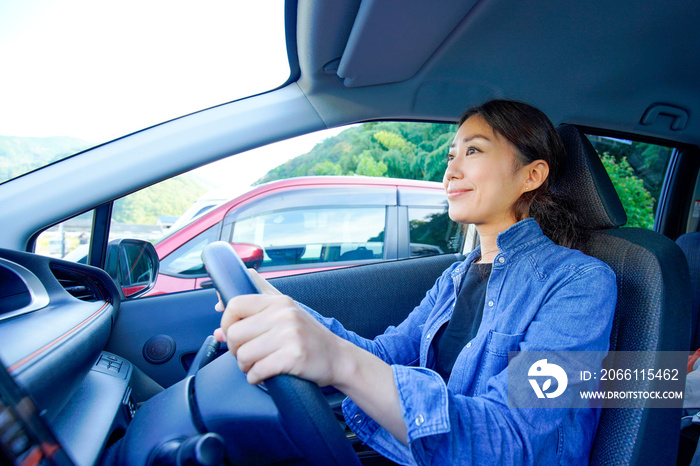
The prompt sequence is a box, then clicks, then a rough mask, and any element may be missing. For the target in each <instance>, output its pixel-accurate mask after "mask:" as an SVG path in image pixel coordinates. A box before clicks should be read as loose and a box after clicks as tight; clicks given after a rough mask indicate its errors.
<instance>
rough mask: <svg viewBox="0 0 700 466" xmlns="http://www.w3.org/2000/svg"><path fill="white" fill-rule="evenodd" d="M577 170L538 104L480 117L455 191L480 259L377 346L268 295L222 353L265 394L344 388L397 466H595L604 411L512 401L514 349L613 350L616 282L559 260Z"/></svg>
mask: <svg viewBox="0 0 700 466" xmlns="http://www.w3.org/2000/svg"><path fill="white" fill-rule="evenodd" d="M564 157H565V155H564V149H563V146H562V143H561V141H560V140H559V137H558V135H557V133H556V131H555V129H554V128H553V126H552V124H551V122H550V121H549V120H548V119H547V117H546V116H545V115H544V114H543V113H542V112H540V111H539V110H537V109H535V108H533V107H531V106H529V105H526V104H523V103H519V102H513V101H503V100H495V101H490V102H487V103H486V104H484V105H482V106H480V107H477V108H474V109H471V110H469V111H467V112H466V113H465V114H464V115H463V116H462V118H461V119H460V122H459V129H458V131H457V134H456V136H455V139H454V142H453V143H452V145H451V147H450V151H449V155H448V165H447V169H446V171H445V175H444V186H445V191H446V193H447V200H448V203H449V214H450V218H452V219H453V220H454V221H456V222H460V223H464V224H467V223H473V224H474V225H475V226H476V228H477V231H478V233H479V240H480V246H479V247H478V248H476V250H475V251H473V252H472V253H471V254H470V255H469V256H468V257H467V258H466V260H464V261H463V262H460V263H457V264H454V265H453V266H451V267H450V268H448V269H447V270H446V271H445V272H444V273H443V274H442V276H441V277H440V278H439V279H438V280H437V282H436V283H435V285H434V286H433V288H432V289H431V290H430V291H429V292H428V293H427V295H426V297H425V298H424V299H423V301H422V302H421V304H420V305H419V306H418V307H417V308H416V309H414V310H413V312H412V313H411V314H410V315H409V316H408V317H407V318H406V320H405V321H404V322H403V323H401V324H400V325H399V326H397V327H390V328H389V329H387V331H386V332H385V333H384V334H382V335H380V336H378V337H377V338H375V339H374V340H367V339H364V338H361V337H359V336H358V335H356V334H354V333H352V332H349V331H347V330H345V329H344V328H343V327H342V326H341V325H340V323H338V322H337V321H335V320H332V319H326V318H323V317H321V316H320V315H318V314H317V313H315V312H314V311H312V310H310V309H307V308H304V307H302V305H299V304H298V303H295V302H294V301H293V300H292V299H291V298H288V297H285V296H281V295H279V293H278V292H276V290H275V289H274V288H272V287H271V286H270V285H269V284H267V283H266V282H264V281H261V282H260V286H261V287H262V288H263V293H264V295H262V296H239V297H237V298H235V299H233V300H231V302H229V303H228V305H227V306H226V309H225V312H224V315H223V316H222V320H221V329H219V330H217V331H216V332H215V335H216V336H217V339H219V341H226V342H227V343H228V347H229V349H230V350H231V351H232V352H233V354H234V355H235V356H236V357H237V358H238V364H239V366H240V367H241V369H242V370H243V371H244V372H247V377H248V381H249V382H250V383H252V384H257V383H259V382H261V381H262V380H265V379H266V378H268V377H271V376H273V375H277V374H281V373H289V374H293V375H297V376H299V377H302V378H304V379H307V380H311V381H313V382H316V383H317V384H318V385H319V386H326V385H333V386H334V387H335V388H337V389H338V390H340V391H341V392H343V393H344V394H345V395H347V396H348V399H346V401H345V403H344V404H343V413H344V415H345V418H346V420H347V422H348V425H349V426H350V427H351V428H352V429H353V430H354V431H355V432H356V433H357V434H358V436H359V437H360V438H361V439H362V440H363V441H365V442H366V443H367V444H369V445H370V446H372V447H373V448H374V449H375V450H376V451H378V452H379V453H381V454H383V455H384V456H386V457H387V458H389V459H391V460H393V461H396V462H398V463H404V464H412V463H418V464H466V463H483V462H488V463H516V464H533V463H544V462H547V463H550V462H551V463H559V464H576V463H587V462H588V456H589V452H590V448H591V445H592V441H593V437H594V435H595V430H596V426H597V422H598V415H599V411H598V410H596V409H592V408H584V409H571V408H570V409H566V408H562V409H551V410H540V409H521V408H512V407H509V399H508V371H507V366H508V352H509V351H520V352H525V351H549V352H553V351H597V352H602V353H595V354H604V352H605V351H607V349H608V340H609V337H610V330H611V325H612V316H613V311H614V308H615V300H616V296H617V294H616V285H615V277H614V274H613V272H612V271H611V270H610V269H609V268H608V267H607V266H606V265H605V264H603V263H602V262H600V261H598V260H596V259H594V258H591V257H588V256H586V255H584V254H582V253H581V252H579V251H575V250H572V249H567V248H566V247H563V246H560V245H566V246H573V245H575V242H576V224H575V219H574V218H573V217H572V216H571V214H570V213H569V211H568V210H567V209H566V208H565V206H562V204H561V203H560V202H557V200H556V199H554V198H553V197H552V195H551V194H550V192H549V186H550V183H551V181H552V180H553V179H555V178H556V176H557V172H558V170H559V168H560V166H561V164H562V162H563V160H564ZM540 227H542V229H540ZM542 230H544V232H545V233H546V235H545V234H543V232H542ZM550 238H551V239H550ZM555 242H556V243H558V244H560V245H557V244H555ZM221 309H222V306H221V305H220V306H219V307H218V310H221ZM329 330H330V331H329ZM519 354H524V353H519ZM600 359H601V360H602V357H600ZM515 360H516V358H514V359H513V361H515ZM597 362H598V363H600V360H598V361H597ZM523 382H525V381H523ZM525 385H527V382H525ZM528 390H529V387H528Z"/></svg>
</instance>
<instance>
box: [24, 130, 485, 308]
mask: <svg viewBox="0 0 700 466" xmlns="http://www.w3.org/2000/svg"><path fill="white" fill-rule="evenodd" d="M455 130H456V128H455V125H452V124H440V123H418V122H401V121H383V122H382V121H373V122H369V123H362V124H357V125H351V126H348V127H344V128H333V129H330V130H326V131H321V132H318V133H315V134H308V135H304V136H301V137H299V138H293V139H289V140H287V141H281V142H278V143H274V144H270V145H268V146H264V147H260V148H257V149H253V150H251V151H248V152H243V153H239V154H235V155H234V156H232V157H228V158H225V159H222V160H219V161H217V162H214V163H211V164H209V165H206V166H203V167H199V168H197V169H195V170H193V171H191V172H188V173H184V174H182V175H179V176H176V177H173V178H170V179H168V180H165V181H163V182H160V183H157V184H154V185H152V186H148V187H145V188H143V189H141V190H139V191H136V192H133V193H131V194H129V195H126V196H124V197H122V198H120V199H116V200H115V201H114V203H113V205H112V213H111V215H112V217H111V219H102V215H98V216H95V215H93V213H92V212H88V213H86V214H82V215H79V216H77V217H75V218H72V219H69V220H66V221H65V222H63V223H61V224H59V225H55V226H52V227H50V228H48V229H47V230H45V231H44V232H42V233H41V234H40V235H39V236H38V239H37V241H36V243H35V246H34V247H35V251H36V252H38V253H40V254H46V255H50V256H53V257H58V258H65V259H67V260H74V261H76V262H83V263H86V262H87V258H88V252H89V247H90V239H91V238H92V237H94V235H98V234H100V235H102V234H104V232H105V231H109V236H108V238H107V240H108V241H115V240H118V239H126V238H130V239H140V240H145V241H148V242H150V243H152V244H153V246H154V248H155V250H156V254H157V255H158V257H159V259H160V268H159V273H158V276H157V280H156V283H155V286H154V288H153V289H152V290H151V291H149V292H148V293H147V294H146V296H149V295H155V294H166V293H173V292H179V291H185V290H193V289H196V288H197V287H199V286H201V284H202V282H203V281H206V279H205V277H206V270H205V269H204V268H203V265H202V262H201V258H200V254H201V251H202V249H203V248H204V246H205V245H206V244H208V243H210V242H212V241H216V240H218V239H219V238H222V239H224V240H229V241H231V242H234V243H248V244H252V245H253V247H250V246H248V245H241V249H240V251H239V254H241V252H242V253H244V254H241V255H242V256H244V255H245V254H248V256H247V258H248V260H247V261H246V264H248V265H249V266H251V267H257V268H258V270H259V271H261V272H262V273H263V276H264V277H268V278H269V277H273V276H285V275H294V274H297V273H304V272H306V271H309V270H311V269H315V268H323V267H334V266H343V265H354V264H359V263H363V262H366V261H373V260H376V261H379V260H394V259H398V258H405V257H408V256H423V255H432V254H440V253H449V252H454V251H459V250H461V247H462V244H463V243H464V240H463V233H462V232H463V229H462V228H461V227H460V226H459V225H456V224H454V223H452V222H450V221H449V220H448V218H447V215H446V211H445V205H443V204H444V203H445V197H444V190H443V188H442V184H441V183H440V181H441V180H442V176H443V173H444V170H445V166H446V161H445V155H446V153H447V152H448V150H449V146H450V143H451V142H452V140H453V138H454V134H455ZM329 176H333V177H334V179H330V178H327V177H329ZM339 176H342V178H339ZM321 177H323V178H321ZM291 179H295V181H291ZM379 180H381V181H379ZM405 180H411V181H410V182H408V183H406V182H405ZM415 181H420V183H418V184H417V183H415ZM321 189H323V191H321ZM292 191H294V194H293V195H292ZM404 191H406V192H408V191H411V192H412V193H413V194H411V195H410V196H408V194H406V195H404V194H405V193H404ZM397 193H398V196H397ZM406 196H408V197H406ZM399 198H400V199H399ZM409 209H410V211H409ZM104 212H106V210H101V211H100V213H101V214H103V213H104ZM93 217H95V218H99V219H100V221H103V222H104V224H101V225H99V228H98V229H96V230H95V231H94V232H93V231H92V223H93ZM107 221H109V225H107ZM214 224H218V225H220V227H218V226H217V227H214V228H213V229H208V230H207V228H210V225H214ZM409 237H410V238H409ZM98 239H99V240H100V241H102V240H103V239H104V238H102V237H100V238H98ZM407 239H409V241H407ZM409 242H410V244H408V243H409ZM471 242H472V243H473V237H472V241H471ZM468 243H469V242H468ZM255 246H257V247H255ZM235 247H236V246H234V248H235ZM244 260H245V258H244ZM314 264H315V265H314ZM266 271H267V272H269V273H266Z"/></svg>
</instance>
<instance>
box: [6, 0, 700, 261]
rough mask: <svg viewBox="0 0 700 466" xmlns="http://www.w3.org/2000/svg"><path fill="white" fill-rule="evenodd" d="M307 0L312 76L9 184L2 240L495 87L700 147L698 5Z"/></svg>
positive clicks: (301, 74) (451, 108) (420, 114)
mask: <svg viewBox="0 0 700 466" xmlns="http://www.w3.org/2000/svg"><path fill="white" fill-rule="evenodd" d="M295 3H296V4H297V8H296V9H294V8H292V12H296V19H295V22H294V23H292V25H293V24H296V36H295V37H293V38H292V39H295V40H289V39H288V41H289V43H290V44H292V45H293V46H295V47H296V49H297V56H298V63H296V64H295V65H298V67H297V66H292V68H293V69H295V68H296V69H298V74H297V75H296V76H294V77H293V79H292V80H291V81H290V82H289V83H288V84H287V85H286V86H284V87H282V88H280V89H277V90H275V91H272V92H269V93H266V94H262V95H259V96H254V97H251V98H248V99H244V100H242V101H238V102H233V103H230V104H226V105H222V106H219V107H216V108H214V109H210V110H206V111H203V112H199V113H195V114H192V115H188V116H186V117H183V118H180V119H177V120H174V121H171V122H167V123H164V124H162V125H158V126H155V127H153V128H149V129H146V130H144V131H142V132H139V133H137V134H135V135H131V136H130V137H128V138H124V139H121V140H117V141H115V142H112V143H109V144H105V145H103V146H101V147H98V148H95V149H92V150H90V151H87V152H85V153H83V154H79V155H77V156H74V157H71V158H69V159H67V160H65V161H63V162H61V163H57V164H54V165H51V166H49V167H46V168H44V169H42V170H38V171H36V172H33V173H30V174H28V175H25V176H23V177H21V178H19V179H16V180H14V181H13V182H11V183H5V184H4V185H2V186H0V203H2V205H3V209H2V211H0V224H2V225H3V226H7V227H6V228H5V231H4V235H3V236H2V238H0V247H9V248H17V249H23V248H25V247H26V245H27V244H29V242H30V238H31V235H32V234H33V233H34V232H37V231H40V230H41V229H42V228H45V227H46V226H48V225H50V224H52V223H56V222H58V221H61V220H63V219H66V218H68V217H70V216H72V215H75V214H76V213H79V212H82V211H85V210H88V209H90V208H93V207H94V206H96V205H97V204H99V203H102V202H105V201H108V200H111V199H114V198H116V197H119V196H121V195H124V194H127V193H129V192H133V191H135V190H137V189H140V188H142V187H144V186H148V185H150V184H152V183H154V182H157V181H160V180H163V179H166V178H168V177H170V176H173V175H175V174H179V173H182V172H184V171H187V170H189V169H192V168H195V167H197V166H200V165H203V164H205V163H209V162H212V161H215V160H218V159H220V158H223V157H226V156H229V155H232V154H235V153H238V152H241V151H244V150H248V149H251V148H253V147H256V146H259V145H263V144H267V143H271V142H274V141H277V140H281V139H285V138H289V137H293V136H297V135H300V134H304V133H308V132H311V131H316V130H320V129H324V128H326V127H334V126H339V125H343V124H348V123H355V122H358V121H363V120H372V119H392V118H393V119H419V120H421V119H423V120H434V121H454V120H455V119H456V118H457V117H458V116H459V114H460V113H461V112H462V111H463V110H464V109H465V108H467V107H469V106H471V105H473V104H477V103H479V102H482V101H484V100H486V99H488V98H493V97H506V98H514V99H520V100H524V101H527V102H530V103H532V104H534V105H536V106H538V107H540V108H542V109H543V110H544V111H545V112H546V113H547V114H548V115H549V116H550V118H551V119H552V120H553V121H554V122H555V123H557V124H558V123H564V122H566V123H574V124H579V125H585V126H591V127H597V128H603V129H606V130H614V131H622V132H629V133H635V134H640V135H646V136H651V137H658V138H662V139H669V140H673V141H679V142H686V143H692V144H700V121H699V120H698V119H697V118H694V115H696V113H697V111H698V110H699V109H700V95H698V93H699V90H700V87H699V86H698V85H697V82H696V76H698V74H699V72H700V69H699V67H700V27H698V26H699V25H700V24H698V23H699V21H698V17H699V16H700V15H698V14H697V6H696V5H695V4H694V3H693V2H684V1H666V2H646V3H640V2H633V1H631V0H616V1H615V2H602V1H597V2H596V1H589V2H576V1H573V0H567V1H563V0H541V1H538V2H522V1H505V0H488V1H486V0H480V1H474V0H461V1H457V0H433V1H430V2H426V1H424V0H381V1H379V0H362V1H359V0H354V1H349V0H324V1H323V2H318V1H312V0H298V2H295V1H294V0H287V5H288V6H289V5H292V7H293V6H294V5H295ZM292 19H294V18H292ZM293 29H294V27H293V26H292V27H291V30H293ZM288 30H289V28H288ZM654 104H665V105H670V106H674V107H678V108H680V109H682V110H681V111H685V112H687V114H688V115H689V116H690V118H689V119H688V122H687V125H686V126H685V127H684V128H683V129H681V130H673V129H671V121H672V120H671V117H666V116H663V115H662V116H661V117H660V118H658V119H656V121H654V122H653V123H654V124H651V125H642V124H641V123H640V121H641V119H642V116H643V115H644V113H645V111H646V110H647V109H648V108H649V106H651V105H654ZM38 186H41V187H42V189H37V187H38ZM86 193H89V195H88V196H86V195H85V194H86Z"/></svg>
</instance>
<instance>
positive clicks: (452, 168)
mask: <svg viewBox="0 0 700 466" xmlns="http://www.w3.org/2000/svg"><path fill="white" fill-rule="evenodd" d="M461 173H462V172H461V171H460V169H459V167H458V163H457V161H456V160H452V161H451V162H450V163H448V164H447V168H445V176H444V179H446V180H452V179H455V178H461Z"/></svg>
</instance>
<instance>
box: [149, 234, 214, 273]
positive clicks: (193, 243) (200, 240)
mask: <svg viewBox="0 0 700 466" xmlns="http://www.w3.org/2000/svg"><path fill="white" fill-rule="evenodd" d="M217 232H218V225H216V226H213V227H211V228H209V229H208V230H205V231H203V232H202V233H200V234H198V235H197V236H195V237H194V238H192V239H191V240H189V241H187V242H186V243H185V244H183V245H182V246H180V247H179V248H177V249H176V250H175V251H173V252H172V253H170V254H168V255H167V256H166V257H164V258H162V259H161V261H160V273H162V274H164V275H170V276H173V277H178V276H182V277H184V278H196V277H204V276H206V275H207V271H206V269H205V268H204V263H202V251H203V250H204V247H205V246H206V245H207V244H209V243H213V242H214V241H216V240H217V239H218V238H217Z"/></svg>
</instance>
